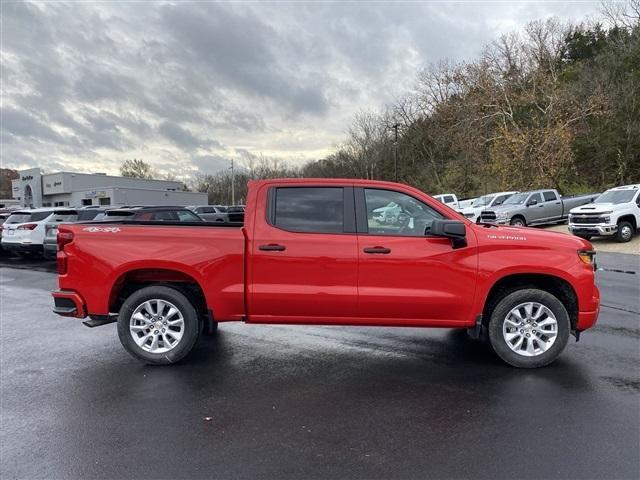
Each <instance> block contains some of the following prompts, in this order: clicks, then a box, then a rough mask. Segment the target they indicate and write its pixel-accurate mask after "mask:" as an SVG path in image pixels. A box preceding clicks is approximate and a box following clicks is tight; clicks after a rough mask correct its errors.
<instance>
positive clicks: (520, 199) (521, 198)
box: [502, 193, 529, 205]
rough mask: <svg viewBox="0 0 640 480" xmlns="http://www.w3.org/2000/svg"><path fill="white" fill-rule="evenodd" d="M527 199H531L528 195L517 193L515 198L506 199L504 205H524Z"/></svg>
mask: <svg viewBox="0 0 640 480" xmlns="http://www.w3.org/2000/svg"><path fill="white" fill-rule="evenodd" d="M527 198H529V194H528V193H516V194H515V195H514V196H513V197H509V198H508V199H506V200H505V202H504V203H503V204H502V205H522V204H523V203H524V202H525V201H526V200H527Z"/></svg>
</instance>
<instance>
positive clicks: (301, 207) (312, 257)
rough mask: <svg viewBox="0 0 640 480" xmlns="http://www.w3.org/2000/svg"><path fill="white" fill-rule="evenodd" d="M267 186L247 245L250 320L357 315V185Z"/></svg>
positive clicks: (332, 319) (334, 319) (328, 319)
mask: <svg viewBox="0 0 640 480" xmlns="http://www.w3.org/2000/svg"><path fill="white" fill-rule="evenodd" d="M263 190H265V191H261V193H259V196H258V202H264V204H265V205H267V208H266V210H260V209H259V210H258V211H257V212H256V219H255V222H254V225H255V226H254V231H253V236H252V239H251V242H250V243H249V247H248V248H249V250H250V252H249V257H248V259H247V262H248V278H247V300H248V313H249V315H248V320H249V322H262V323H264V322H267V323H347V322H349V321H350V320H349V319H352V318H354V317H355V316H356V314H357V312H356V308H357V272H358V250H357V248H358V240H357V236H356V232H355V211H354V202H353V188H352V187H351V186H343V185H335V186H326V185H324V186H311V185H307V184H304V185H299V184H298V185H295V184H293V185H292V186H280V184H279V185H278V186H277V187H276V186H271V187H268V188H267V187H264V188H263ZM259 204H262V203H259ZM262 215H264V218H258V217H259V216H260V217H262Z"/></svg>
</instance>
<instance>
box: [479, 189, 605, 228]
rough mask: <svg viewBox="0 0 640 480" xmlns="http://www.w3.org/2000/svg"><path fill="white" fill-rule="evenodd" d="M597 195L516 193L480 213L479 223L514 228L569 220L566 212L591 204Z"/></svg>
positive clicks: (546, 192) (549, 191) (545, 192)
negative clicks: (498, 204) (496, 205)
mask: <svg viewBox="0 0 640 480" xmlns="http://www.w3.org/2000/svg"><path fill="white" fill-rule="evenodd" d="M598 195H599V194H597V193H592V194H588V195H574V196H569V197H562V196H560V194H559V193H558V191H557V190H551V189H548V190H532V191H530V192H522V193H516V194H515V195H512V196H511V197H509V198H508V199H507V200H505V201H504V203H503V204H502V205H501V206H499V207H496V208H491V209H487V210H483V211H482V213H481V214H480V221H481V222H483V223H496V224H498V225H513V226H514V227H526V226H528V225H543V224H547V223H562V222H564V221H566V220H567V218H568V217H569V210H571V209H572V208H575V207H579V206H581V205H584V204H587V203H591V202H592V201H594V200H595V199H596V198H598Z"/></svg>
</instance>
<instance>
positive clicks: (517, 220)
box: [509, 217, 527, 227]
mask: <svg viewBox="0 0 640 480" xmlns="http://www.w3.org/2000/svg"><path fill="white" fill-rule="evenodd" d="M509 224H510V225H511V226H512V227H526V226H527V222H526V220H525V219H524V218H522V217H514V218H512V219H511V221H510V222H509Z"/></svg>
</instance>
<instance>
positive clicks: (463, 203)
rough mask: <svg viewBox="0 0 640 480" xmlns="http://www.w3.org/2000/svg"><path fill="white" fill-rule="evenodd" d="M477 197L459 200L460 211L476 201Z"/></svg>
mask: <svg viewBox="0 0 640 480" xmlns="http://www.w3.org/2000/svg"><path fill="white" fill-rule="evenodd" d="M476 200H477V198H465V199H464V200H458V211H461V210H464V209H465V208H469V207H470V206H471V204H472V203H473V202H475V201H476Z"/></svg>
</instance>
